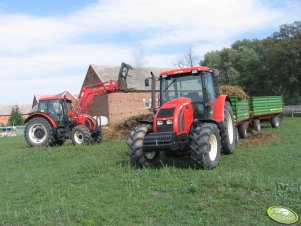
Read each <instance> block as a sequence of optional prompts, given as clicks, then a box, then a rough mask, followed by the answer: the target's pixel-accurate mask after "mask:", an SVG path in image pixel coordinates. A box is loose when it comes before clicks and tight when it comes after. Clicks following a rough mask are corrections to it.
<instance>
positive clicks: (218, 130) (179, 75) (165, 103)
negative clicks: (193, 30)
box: [127, 66, 237, 169]
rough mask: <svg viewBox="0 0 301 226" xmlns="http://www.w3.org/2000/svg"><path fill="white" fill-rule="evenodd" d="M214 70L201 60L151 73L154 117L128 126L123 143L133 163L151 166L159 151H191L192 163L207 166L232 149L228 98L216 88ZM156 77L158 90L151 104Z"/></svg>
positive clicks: (232, 134)
mask: <svg viewBox="0 0 301 226" xmlns="http://www.w3.org/2000/svg"><path fill="white" fill-rule="evenodd" d="M151 74H152V73H151ZM216 74H217V73H215V72H214V70H212V69H210V68H207V67H202V66H198V67H191V68H183V69H177V70H171V71H165V72H162V73H160V76H159V78H156V77H155V76H154V75H153V74H152V77H151V80H152V109H153V112H154V113H155V116H154V121H153V122H147V121H143V122H141V123H142V124H141V125H140V126H138V127H136V128H134V129H133V130H132V131H131V134H130V137H129V139H128V142H127V143H128V154H129V156H130V159H131V162H132V164H133V165H135V166H138V167H144V166H146V167H151V166H155V165H157V163H158V160H159V156H160V152H162V151H163V152H165V153H166V154H167V156H171V155H182V154H190V156H191V158H192V159H193V161H194V163H195V166H196V167H197V168H205V169H212V168H215V167H217V166H218V164H219V160H220V156H221V152H223V153H225V154H232V153H233V152H234V150H235V146H236V137H237V132H236V129H235V124H234V119H233V112H232V108H231V100H230V98H229V97H228V96H227V95H220V94H219V91H218V87H217V81H216V80H217V79H216V77H217V75H216ZM157 79H159V80H160V95H159V98H158V99H159V100H158V101H159V107H158V108H155V107H154V105H155V98H156V97H155V91H156V87H155V84H156V80H157ZM145 85H146V86H149V80H148V79H146V80H145Z"/></svg>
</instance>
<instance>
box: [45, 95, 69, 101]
mask: <svg viewBox="0 0 301 226" xmlns="http://www.w3.org/2000/svg"><path fill="white" fill-rule="evenodd" d="M62 99H66V100H67V101H72V100H71V99H70V98H69V97H64V96H51V97H44V98H41V99H39V101H47V100H62Z"/></svg>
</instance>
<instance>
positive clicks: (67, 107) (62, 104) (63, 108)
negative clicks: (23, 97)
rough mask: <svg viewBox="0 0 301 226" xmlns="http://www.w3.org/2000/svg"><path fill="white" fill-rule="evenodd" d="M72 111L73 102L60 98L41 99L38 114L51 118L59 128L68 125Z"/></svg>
mask: <svg viewBox="0 0 301 226" xmlns="http://www.w3.org/2000/svg"><path fill="white" fill-rule="evenodd" d="M70 111H71V100H70V99H69V98H66V97H60V96H54V97H46V98H41V99H40V100H39V104H38V109H37V112H41V113H44V114H48V115H49V116H51V117H52V118H53V119H54V120H55V122H56V123H57V125H58V126H59V127H61V126H65V125H66V123H67V122H68V112H70Z"/></svg>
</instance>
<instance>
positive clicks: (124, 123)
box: [102, 113, 154, 140]
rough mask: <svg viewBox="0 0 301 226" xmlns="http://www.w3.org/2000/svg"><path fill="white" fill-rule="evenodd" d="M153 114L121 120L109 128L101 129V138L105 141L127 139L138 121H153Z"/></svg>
mask: <svg viewBox="0 0 301 226" xmlns="http://www.w3.org/2000/svg"><path fill="white" fill-rule="evenodd" d="M153 120H154V114H152V113H150V114H141V115H136V116H131V117H128V118H125V119H122V120H120V121H118V122H116V123H113V124H111V125H109V126H106V127H103V128H102V132H103V137H104V139H105V140H122V139H127V138H128V137H129V135H130V132H131V130H132V129H133V128H134V127H136V126H138V125H139V124H140V121H151V122H152V121H153Z"/></svg>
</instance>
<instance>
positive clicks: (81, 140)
mask: <svg viewBox="0 0 301 226" xmlns="http://www.w3.org/2000/svg"><path fill="white" fill-rule="evenodd" d="M70 139H71V140H72V143H73V144H74V145H87V144H91V143H92V137H91V133H90V131H89V129H88V128H87V127H85V126H82V125H78V126H75V127H74V128H73V129H72V131H71V133H70Z"/></svg>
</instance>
